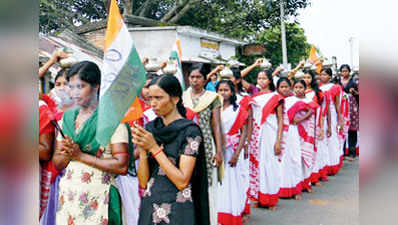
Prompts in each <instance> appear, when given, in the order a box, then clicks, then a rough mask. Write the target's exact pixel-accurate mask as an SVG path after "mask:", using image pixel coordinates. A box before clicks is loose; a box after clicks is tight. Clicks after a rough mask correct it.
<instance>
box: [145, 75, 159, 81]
mask: <svg viewBox="0 0 398 225" xmlns="http://www.w3.org/2000/svg"><path fill="white" fill-rule="evenodd" d="M145 76H146V79H147V80H152V79H153V78H155V77H157V76H158V75H157V74H156V73H147V74H146V75H145Z"/></svg>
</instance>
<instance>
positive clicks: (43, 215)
mask: <svg viewBox="0 0 398 225" xmlns="http://www.w3.org/2000/svg"><path fill="white" fill-rule="evenodd" d="M64 57H67V56H66V55H64V54H62V53H60V52H55V53H54V54H53V57H52V58H51V59H50V60H49V62H47V63H46V64H45V65H43V66H42V67H41V69H40V71H39V76H43V75H44V74H45V73H46V71H47V70H48V68H49V67H51V66H52V65H53V64H54V63H56V62H57V61H58V60H59V59H61V58H64ZM261 63H262V61H261V59H259V60H256V61H255V62H254V63H253V64H252V65H250V66H248V67H247V68H245V69H243V70H240V69H239V68H238V67H232V68H231V71H232V74H231V75H230V76H228V77H223V78H222V79H219V73H220V72H221V71H222V70H223V69H224V66H223V65H218V66H216V67H215V68H214V69H213V70H211V67H210V65H207V64H194V65H193V66H192V67H191V68H190V69H189V75H188V79H189V88H187V90H185V91H183V90H182V88H181V84H180V83H179V81H178V79H177V78H176V77H175V76H173V75H164V74H163V75H158V74H155V73H148V74H147V77H146V78H147V79H146V82H145V85H144V88H143V89H142V91H141V94H140V96H139V97H140V103H141V106H142V109H143V113H142V116H141V117H140V118H139V119H137V120H135V121H131V122H129V123H126V124H120V125H119V126H118V127H117V129H116V131H115V133H114V134H113V136H112V138H111V141H110V143H109V144H108V146H101V145H100V144H99V143H98V142H97V141H96V139H95V134H96V127H97V126H96V125H97V107H98V101H99V97H98V93H99V88H100V82H101V72H100V69H99V67H98V66H97V65H96V64H95V63H93V62H90V61H82V62H79V63H77V64H75V65H73V66H72V67H71V68H68V69H62V70H60V71H59V72H58V74H57V76H56V77H55V80H54V83H55V86H54V88H53V89H52V90H51V91H50V92H49V94H48V95H46V94H43V93H41V94H40V96H39V98H40V100H39V155H40V168H41V171H40V172H41V176H40V177H41V180H40V185H41V187H40V224H42V225H54V224H57V225H62V224H68V225H71V224H93V225H94V224H95V225H98V224H102V225H106V224H112V225H116V224H117V225H122V224H125V225H137V224H139V225H149V224H180V225H189V224H192V225H194V224H196V225H205V224H210V225H216V224H221V225H240V224H244V223H246V222H247V221H248V215H249V214H250V209H251V207H257V208H267V209H269V210H276V207H277V205H278V200H279V199H280V198H288V199H295V200H300V199H302V198H303V195H302V192H308V193H312V192H314V191H315V190H314V189H313V187H314V186H322V185H325V184H326V182H327V181H328V176H334V175H336V174H338V172H339V170H340V168H341V167H342V164H343V160H344V158H346V159H347V160H348V161H354V160H355V159H356V157H357V154H358V136H359V133H358V130H359V117H358V116H359V76H358V74H356V75H355V76H354V75H351V69H350V66H349V65H347V64H344V65H342V66H341V67H340V70H339V73H338V74H333V71H332V70H331V69H330V68H324V69H322V70H321V71H320V73H319V74H318V73H316V72H315V71H313V70H304V71H303V74H304V75H303V76H296V75H297V74H296V72H297V71H298V70H300V69H302V67H303V66H304V62H300V63H299V64H298V66H297V67H296V68H295V69H293V70H292V71H290V72H289V73H288V75H287V76H282V74H281V72H282V69H281V68H280V67H278V68H276V69H275V71H273V72H271V71H268V70H261V71H260V72H259V73H258V74H257V83H256V84H251V83H249V82H248V81H246V80H245V79H244V77H246V76H247V75H248V74H249V73H250V72H251V71H253V69H255V68H257V67H259V66H260V65H261ZM265 220H266V219H265Z"/></svg>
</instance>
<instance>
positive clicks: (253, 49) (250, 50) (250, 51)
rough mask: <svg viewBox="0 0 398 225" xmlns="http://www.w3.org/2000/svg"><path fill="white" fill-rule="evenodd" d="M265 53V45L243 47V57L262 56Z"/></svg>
mask: <svg viewBox="0 0 398 225" xmlns="http://www.w3.org/2000/svg"><path fill="white" fill-rule="evenodd" d="M266 51H267V49H266V48H265V45H262V44H249V45H245V46H243V55H244V56H251V55H263V54H264V53H265V52H266Z"/></svg>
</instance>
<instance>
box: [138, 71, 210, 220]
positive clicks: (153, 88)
mask: <svg viewBox="0 0 398 225" xmlns="http://www.w3.org/2000/svg"><path fill="white" fill-rule="evenodd" d="M181 95H182V90H181V86H180V84H179V82H178V80H177V78H175V77H174V76H173V75H161V76H159V77H157V78H155V79H154V80H152V82H151V83H150V85H149V99H150V104H151V107H152V108H153V110H154V112H155V113H156V115H157V116H158V117H157V118H156V119H155V120H153V121H151V122H149V123H148V124H147V125H146V127H145V129H144V128H143V127H141V126H139V125H138V124H135V125H134V127H133V142H134V143H135V144H136V145H137V146H138V148H139V150H140V162H139V166H138V179H139V182H140V185H141V187H144V188H145V192H144V194H143V197H142V203H141V207H140V216H139V222H138V224H140V225H149V224H176V225H189V224H192V225H194V224H205V225H206V224H210V223H209V208H208V200H209V199H208V193H207V191H208V190H207V177H206V165H205V156H204V149H203V136H202V134H201V131H200V128H199V126H198V125H196V124H195V123H193V122H192V121H190V120H187V119H185V107H184V105H183V104H182V99H181Z"/></svg>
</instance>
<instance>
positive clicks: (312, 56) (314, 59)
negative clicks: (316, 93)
mask: <svg viewBox="0 0 398 225" xmlns="http://www.w3.org/2000/svg"><path fill="white" fill-rule="evenodd" d="M309 60H310V62H311V63H312V64H316V67H317V69H316V70H315V72H317V73H320V72H321V70H322V63H319V60H320V58H319V57H318V54H317V50H316V48H315V46H313V45H312V46H311V51H310V56H309Z"/></svg>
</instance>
